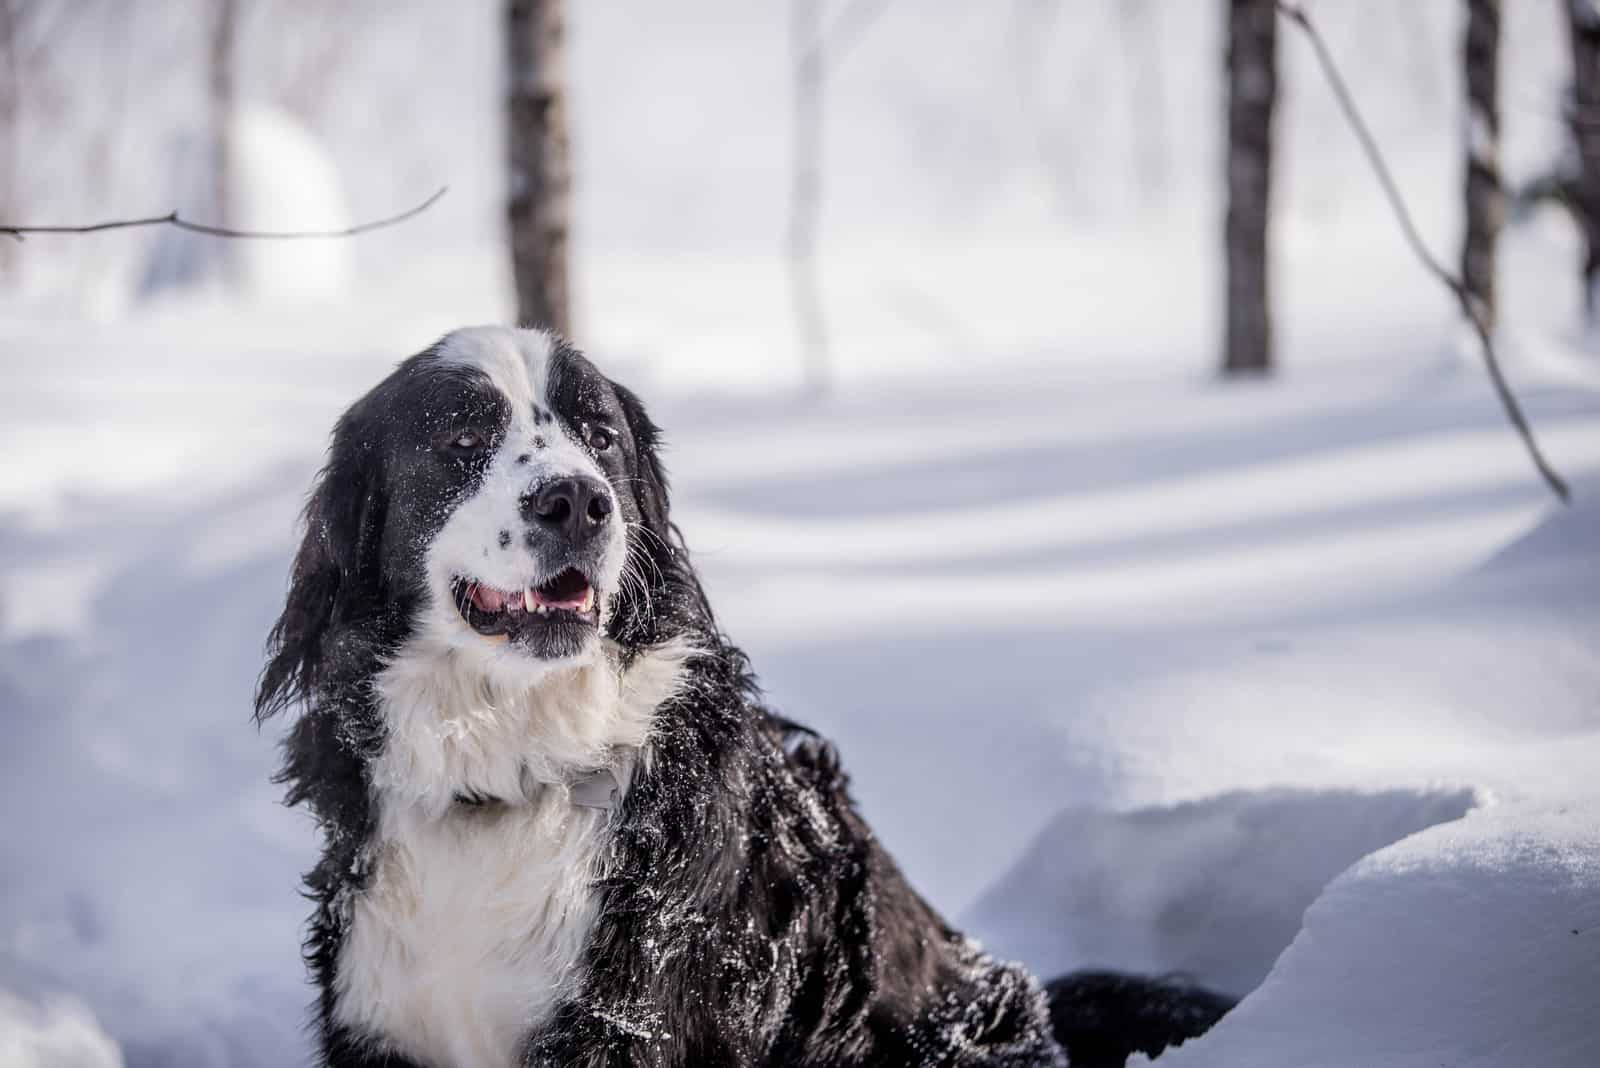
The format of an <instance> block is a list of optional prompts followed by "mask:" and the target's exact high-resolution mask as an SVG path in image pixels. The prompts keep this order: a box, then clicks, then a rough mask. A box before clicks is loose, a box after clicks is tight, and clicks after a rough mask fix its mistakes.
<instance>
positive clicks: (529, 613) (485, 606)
mask: <svg viewBox="0 0 1600 1068" xmlns="http://www.w3.org/2000/svg"><path fill="white" fill-rule="evenodd" d="M451 592H452V593H453V594H454V595H455V602H456V609H457V610H458V611H459V612H460V613H461V618H463V619H465V620H466V621H467V625H468V626H470V627H471V628H472V629H473V630H475V631H477V632H478V633H479V634H487V635H494V634H505V635H511V636H515V635H517V634H519V633H523V632H526V631H529V630H533V629H536V628H540V627H549V626H561V625H567V626H571V625H578V626H588V627H593V626H598V625H599V622H600V611H599V607H598V606H599V597H598V596H597V595H596V593H595V589H594V587H593V586H591V585H590V584H589V580H588V578H586V577H585V576H584V574H583V572H581V571H579V570H578V569H577V568H573V567H569V568H565V569H564V570H562V571H561V572H560V573H559V574H557V575H556V576H555V577H554V578H551V579H549V580H547V581H545V582H541V583H539V584H537V585H530V586H526V587H524V588H522V589H520V590H503V589H499V588H497V587H494V586H489V585H487V584H485V583H482V582H479V581H477V580H476V579H469V578H457V579H455V580H454V581H453V582H452V583H451Z"/></svg>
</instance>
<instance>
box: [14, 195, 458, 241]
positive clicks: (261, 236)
mask: <svg viewBox="0 0 1600 1068" xmlns="http://www.w3.org/2000/svg"><path fill="white" fill-rule="evenodd" d="M449 190H450V187H449V186H447V185H445V186H440V187H439V188H438V189H436V190H435V191H434V193H433V195H432V196H430V197H429V198H428V199H427V200H424V201H423V202H422V203H420V204H418V205H416V206H415V207H412V208H407V209H406V210H405V211H402V212H401V213H400V214H398V215H390V216H388V217H387V218H383V219H373V220H371V221H369V222H364V223H357V224H356V225H354V226H347V227H344V228H343V229H341V230H236V229H234V228H233V227H230V226H211V225H208V224H206V223H197V222H191V221H190V220H188V219H185V218H183V217H182V216H180V215H179V214H178V213H177V212H176V211H169V212H167V214H165V215H151V216H148V217H146V218H143V219H112V220H109V221H107V222H97V223H88V224H86V225H83V226H4V225H0V234H9V235H11V236H12V237H14V238H16V239H17V240H18V241H21V240H22V239H23V235H24V234H96V233H99V232H100V231H102V230H126V229H128V228H130V227H134V226H173V227H176V228H178V229H179V230H187V231H189V232H190V233H192V234H206V235H207V236H210V237H230V238H243V239H247V240H261V241H300V240H306V239H318V238H333V237H355V236H356V235H357V234H365V233H370V232H371V231H373V230H381V229H383V228H384V227H385V226H393V225H395V224H396V223H402V222H405V221H406V220H407V219H410V218H414V217H416V216H418V215H421V214H422V213H423V212H425V211H427V210H428V209H429V208H431V207H433V206H434V204H436V203H438V201H439V198H440V197H442V196H444V195H445V193H447V192H449Z"/></svg>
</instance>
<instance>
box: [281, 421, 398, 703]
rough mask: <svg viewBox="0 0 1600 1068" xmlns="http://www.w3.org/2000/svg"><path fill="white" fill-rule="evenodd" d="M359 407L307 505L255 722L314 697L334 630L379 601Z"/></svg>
mask: <svg viewBox="0 0 1600 1068" xmlns="http://www.w3.org/2000/svg"><path fill="white" fill-rule="evenodd" d="M359 407H360V406H359V405H358V406H357V407H356V408H352V409H351V410H350V411H348V412H346V413H345V415H344V417H343V418H341V419H340V420H339V425H338V426H337V427H336V428H335V430H334V434H333V443H332V445H331V446H330V447H329V450H328V462H327V464H326V465H325V466H324V467H323V469H322V471H321V472H320V473H319V474H318V476H317V481H316V485H315V486H314V487H313V488H312V491H311V499H310V500H309V502H308V503H307V504H306V510H305V537H304V539H303V540H302V541H301V542H300V549H299V551H298V552H296V553H295V557H294V564H293V565H292V567H291V568H290V572H289V595H288V598H287V599H286V600H285V602H284V606H283V613H282V614H281V615H280V616H278V621H277V622H276V623H274V624H273V626H272V631H271V633H270V634H269V635H268V638H267V664H266V666H265V667H264V668H262V669H261V677H260V679H259V680H258V681H257V684H256V701H255V715H256V719H257V721H260V720H263V719H265V718H266V717H268V716H270V715H273V714H274V713H276V712H280V711H282V710H283V709H284V708H285V707H287V706H288V705H290V704H294V703H296V702H308V701H309V700H310V699H311V697H312V695H313V693H314V692H315V691H316V688H317V685H318V682H319V674H320V671H321V668H322V665H323V662H324V656H325V653H326V652H327V646H328V643H329V641H330V639H331V638H332V637H333V635H334V633H335V632H336V631H337V630H338V629H339V628H340V626H341V625H342V624H344V623H347V622H349V621H351V620H352V619H355V618H358V617H360V616H361V615H362V614H364V613H365V612H366V611H369V610H370V609H371V607H372V606H373V605H374V604H375V603H376V599H377V584H378V581H379V579H378V567H377V554H378V548H379V546H378V543H379V540H380V537H381V533H382V522H383V519H382V516H383V503H382V500H381V496H380V491H379V471H378V462H377V452H376V449H375V444H376V443H375V442H374V441H373V436H372V435H371V434H368V433H364V432H363V427H364V426H365V421H364V420H363V419H362V418H361V417H360V415H359V414H358V409H359Z"/></svg>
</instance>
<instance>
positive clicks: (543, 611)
mask: <svg viewBox="0 0 1600 1068" xmlns="http://www.w3.org/2000/svg"><path fill="white" fill-rule="evenodd" d="M538 609H539V614H540V615H541V616H547V615H549V614H550V609H549V607H548V606H546V605H542V604H541V605H539V606H538Z"/></svg>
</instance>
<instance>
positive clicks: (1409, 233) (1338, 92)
mask: <svg viewBox="0 0 1600 1068" xmlns="http://www.w3.org/2000/svg"><path fill="white" fill-rule="evenodd" d="M1277 3H1278V11H1279V12H1280V13H1282V14H1283V15H1284V16H1285V17H1287V18H1288V19H1289V20H1290V21H1291V22H1293V23H1294V24H1295V25H1296V26H1299V27H1300V29H1301V30H1302V31H1304V33H1305V35H1306V38H1307V40H1309V41H1310V42H1311V47H1312V50H1313V51H1314V52H1315V53H1316V55H1317V62H1318V64H1319V65H1320V66H1321V67H1322V73H1323V75H1324V76H1326V78H1327V80H1328V85H1329V87H1330V88H1332V90H1333V95H1334V98H1335V99H1336V100H1337V101H1338V103H1339V109H1340V110H1341V111H1343V112H1344V116H1345V118H1346V119H1347V120H1348V121H1349V123H1350V128H1351V129H1352V130H1354V131H1355V135H1356V139H1357V140H1359V141H1360V142H1361V148H1362V150H1363V151H1364V152H1365V153H1366V156H1367V161H1368V162H1369V163H1371V164H1372V169H1373V171H1375V172H1376V173H1377V175H1378V183H1379V184H1380V185H1381V186H1383V192H1384V196H1386V197H1387V198H1388V200H1389V206H1390V207H1391V208H1393V209H1394V214H1395V218H1396V219H1398V220H1399V221H1400V229H1401V232H1402V233H1404V234H1405V239H1406V243H1407V244H1408V245H1410V246H1411V250H1412V251H1413V252H1414V253H1416V256H1417V259H1418V261H1420V262H1421V264H1422V266H1423V267H1424V268H1425V269H1426V270H1427V271H1428V273H1429V274H1431V275H1433V276H1434V277H1435V278H1437V279H1438V280H1439V283H1440V284H1441V285H1443V286H1444V287H1445V288H1446V289H1448V290H1449V291H1450V295H1451V296H1453V297H1455V299H1456V303H1457V304H1459V305H1460V306H1461V314H1462V315H1464V316H1466V318H1467V321H1468V322H1469V323H1471V324H1472V329H1473V332H1474V333H1476V334H1477V335H1478V341H1479V342H1480V344H1481V347H1482V349H1483V362H1484V366H1485V367H1486V368H1487V369H1488V371H1489V380H1490V381H1491V382H1493V383H1494V389H1495V392H1496V393H1497V394H1499V397H1500V404H1501V406H1502V407H1504V408H1505V411H1506V417H1507V418H1509V419H1510V420H1511V425H1512V426H1513V427H1515V428H1516V431H1517V433H1518V434H1520V435H1521V436H1522V443H1523V444H1524V445H1525V446H1527V449H1528V456H1529V457H1530V458H1531V459H1532V460H1533V466H1534V467H1536V468H1538V470H1539V474H1540V475H1541V476H1543V478H1544V480H1545V483H1546V484H1547V485H1549V487H1550V489H1551V491H1553V492H1554V493H1555V495H1556V496H1557V497H1558V498H1560V500H1561V502H1562V503H1563V504H1565V503H1567V501H1568V500H1570V499H1571V496H1572V491H1571V490H1570V489H1568V488H1567V484H1566V482H1565V481H1564V480H1563V479H1562V478H1561V476H1560V475H1559V474H1557V473H1556V470H1555V469H1554V468H1553V467H1551V466H1550V463H1549V461H1547V460H1546V459H1545V457H1544V453H1542V452H1541V451H1540V450H1539V443H1538V442H1537V441H1536V440H1534V436H1533V427H1531V426H1530V425H1529V424H1528V420H1527V417H1526V416H1525V415H1523V413H1522V407H1521V406H1520V405H1519V404H1518V403H1517V398H1516V395H1515V394H1513V393H1512V392H1511V386H1510V384H1509V383H1507V382H1506V377H1505V374H1504V373H1503V372H1502V371H1501V369H1500V358H1499V356H1498V355H1497V354H1496V352H1495V347H1494V339H1493V336H1492V333H1491V331H1490V330H1489V325H1488V322H1487V320H1486V319H1485V313H1484V308H1483V306H1482V303H1481V302H1480V301H1479V300H1478V299H1477V298H1476V297H1475V296H1473V294H1472V293H1471V292H1469V291H1468V289H1467V286H1466V283H1464V282H1463V281H1462V280H1461V279H1460V278H1458V277H1456V275H1454V274H1453V273H1451V272H1450V270H1449V269H1448V268H1446V267H1445V266H1444V264H1442V263H1440V262H1439V260H1438V259H1436V258H1435V257H1434V255H1433V254H1432V253H1431V252H1429V251H1428V247H1427V246H1426V245H1424V244H1423V243H1422V235H1421V234H1419V233H1418V232H1417V226H1416V223H1415V222H1413V221H1412V218H1411V212H1410V210H1409V209H1407V208H1406V203H1405V200H1404V199H1403V198H1402V197H1401V195H1400V187H1399V186H1398V185H1397V184H1396V183H1395V180H1394V175H1392V174H1391V173H1390V172H1389V167H1388V164H1386V163H1385V162H1384V159H1383V153H1382V152H1380V151H1379V149H1378V143H1377V141H1376V140H1375V139H1374V138H1373V136H1372V131H1371V130H1370V129H1369V128H1368V127H1367V124H1366V122H1365V120H1363V119H1362V117H1361V112H1360V111H1358V110H1357V108H1356V104H1355V100H1354V98H1353V97H1351V95H1350V88H1349V86H1347V85H1346V84H1345V81H1344V78H1343V77H1342V76H1341V75H1340V74H1339V68H1338V67H1337V66H1335V65H1334V62H1333V56H1332V54H1331V53H1329V51H1328V46H1327V44H1326V42H1324V41H1323V39H1322V34H1320V33H1318V32H1317V28H1316V26H1315V24H1313V23H1312V21H1311V17H1310V16H1309V15H1307V14H1306V12H1305V9H1304V8H1302V7H1301V6H1300V5H1299V4H1297V3H1291V2H1290V0H1277Z"/></svg>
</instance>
